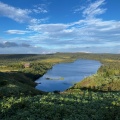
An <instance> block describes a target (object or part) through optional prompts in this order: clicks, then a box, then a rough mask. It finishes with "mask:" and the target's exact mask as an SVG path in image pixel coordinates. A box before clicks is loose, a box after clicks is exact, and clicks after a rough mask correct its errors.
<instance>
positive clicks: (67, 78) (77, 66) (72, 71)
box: [36, 59, 101, 92]
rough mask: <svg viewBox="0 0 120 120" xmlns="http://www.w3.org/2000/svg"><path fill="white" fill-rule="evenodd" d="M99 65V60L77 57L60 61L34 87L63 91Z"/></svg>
mask: <svg viewBox="0 0 120 120" xmlns="http://www.w3.org/2000/svg"><path fill="white" fill-rule="evenodd" d="M100 66H101V64H100V62H99V61H95V60H84V59H79V60H76V61H74V62H73V63H60V64H56V65H54V66H53V68H52V69H51V70H48V71H47V73H46V74H44V75H43V76H42V77H41V78H39V79H38V80H36V83H41V84H38V85H37V86H36V89H39V90H42V91H47V92H52V91H55V90H59V91H64V90H66V89H68V88H69V87H71V86H73V85H74V84H75V83H77V82H79V81H81V80H82V79H84V78H85V77H87V76H90V75H92V74H95V73H96V72H97V70H98V68H99V67H100Z"/></svg>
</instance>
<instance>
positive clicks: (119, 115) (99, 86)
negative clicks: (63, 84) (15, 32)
mask: <svg viewBox="0 0 120 120" xmlns="http://www.w3.org/2000/svg"><path fill="white" fill-rule="evenodd" d="M79 58H81V59H93V60H98V61H100V62H101V64H102V65H101V67H100V68H99V70H98V71H97V73H96V74H95V75H92V76H90V77H87V78H85V79H84V80H82V81H81V82H79V83H77V84H75V85H74V86H73V87H71V88H69V89H68V90H66V91H64V92H60V93H59V92H55V93H46V92H44V91H38V90H36V89H35V86H36V84H35V82H34V81H35V80H36V79H37V78H39V77H40V76H42V75H43V74H44V73H46V71H47V70H48V69H51V68H52V66H53V65H54V64H57V63H61V62H71V61H74V60H76V59H79ZM26 64H27V65H28V66H26ZM17 119H19V120H119V119H120V55H118V54H87V53H56V54H49V55H0V120H17Z"/></svg>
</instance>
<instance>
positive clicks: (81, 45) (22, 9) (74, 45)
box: [0, 0, 120, 54]
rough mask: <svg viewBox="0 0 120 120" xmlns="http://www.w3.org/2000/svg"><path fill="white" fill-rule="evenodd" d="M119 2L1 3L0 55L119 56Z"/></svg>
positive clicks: (56, 0)
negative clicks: (64, 54)
mask: <svg viewBox="0 0 120 120" xmlns="http://www.w3.org/2000/svg"><path fill="white" fill-rule="evenodd" d="M119 11H120V0H116V1H113V0H12V1H11V0H0V54H11V53H14V54H19V53H23V54H26V53H28V54H31V53H37V54H39V53H53V52H93V53H118V54H119V53H120V14H119Z"/></svg>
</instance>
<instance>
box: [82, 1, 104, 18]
mask: <svg viewBox="0 0 120 120" xmlns="http://www.w3.org/2000/svg"><path fill="white" fill-rule="evenodd" d="M104 4H105V0H97V1H96V2H94V3H91V4H90V5H89V6H88V7H87V8H85V9H84V11H83V16H85V17H86V18H94V17H96V16H97V15H100V14H103V13H104V12H105V11H106V9H103V8H101V6H102V5H104Z"/></svg>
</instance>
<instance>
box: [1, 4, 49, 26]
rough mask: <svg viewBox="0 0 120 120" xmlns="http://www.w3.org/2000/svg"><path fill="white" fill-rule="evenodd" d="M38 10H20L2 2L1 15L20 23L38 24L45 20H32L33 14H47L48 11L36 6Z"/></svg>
mask: <svg viewBox="0 0 120 120" xmlns="http://www.w3.org/2000/svg"><path fill="white" fill-rule="evenodd" d="M36 7H37V8H36V9H33V10H32V9H20V8H16V7H13V6H10V5H8V4H5V3H3V2H0V15H1V16H4V17H8V18H10V19H12V20H14V21H16V22H19V23H25V22H26V23H29V24H38V23H41V22H43V21H44V20H46V18H45V19H43V18H41V19H36V18H32V17H31V16H30V14H32V13H33V12H36V13H46V12H47V10H45V8H44V7H40V6H36Z"/></svg>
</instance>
